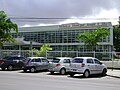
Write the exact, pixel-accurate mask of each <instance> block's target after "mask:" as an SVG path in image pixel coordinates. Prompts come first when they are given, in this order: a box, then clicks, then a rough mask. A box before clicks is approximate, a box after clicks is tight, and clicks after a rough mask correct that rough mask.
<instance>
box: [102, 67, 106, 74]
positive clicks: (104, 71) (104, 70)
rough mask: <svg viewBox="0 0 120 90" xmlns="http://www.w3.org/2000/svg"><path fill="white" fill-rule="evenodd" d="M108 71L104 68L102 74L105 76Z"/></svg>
mask: <svg viewBox="0 0 120 90" xmlns="http://www.w3.org/2000/svg"><path fill="white" fill-rule="evenodd" d="M106 73H107V69H105V68H104V69H103V71H102V76H105V75H106Z"/></svg>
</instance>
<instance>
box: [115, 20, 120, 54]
mask: <svg viewBox="0 0 120 90" xmlns="http://www.w3.org/2000/svg"><path fill="white" fill-rule="evenodd" d="M118 22H119V24H118V25H115V26H113V44H114V48H115V49H116V51H117V52H120V20H119V21H118Z"/></svg>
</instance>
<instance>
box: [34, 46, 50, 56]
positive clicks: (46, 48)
mask: <svg viewBox="0 0 120 90" xmlns="http://www.w3.org/2000/svg"><path fill="white" fill-rule="evenodd" d="M32 50H33V52H34V53H35V56H37V57H46V51H50V50H52V48H51V47H50V45H48V44H44V45H42V46H41V47H40V50H38V49H35V48H34V49H32ZM47 55H49V54H48V53H47Z"/></svg>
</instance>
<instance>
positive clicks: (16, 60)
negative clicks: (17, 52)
mask: <svg viewBox="0 0 120 90" xmlns="http://www.w3.org/2000/svg"><path fill="white" fill-rule="evenodd" d="M25 61H26V58H25V57H21V56H7V57H5V58H3V59H2V60H0V67H1V69H2V70H5V69H6V68H7V70H10V71H11V70H13V69H22V67H23V66H24V64H25Z"/></svg>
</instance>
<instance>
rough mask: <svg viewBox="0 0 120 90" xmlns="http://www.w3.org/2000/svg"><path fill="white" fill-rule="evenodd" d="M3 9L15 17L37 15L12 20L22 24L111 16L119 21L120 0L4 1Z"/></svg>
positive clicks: (62, 21) (42, 23)
mask: <svg viewBox="0 0 120 90" xmlns="http://www.w3.org/2000/svg"><path fill="white" fill-rule="evenodd" d="M0 10H4V11H5V12H6V13H7V15H8V16H9V17H12V18H33V19H12V21H14V22H16V23H17V24H18V25H19V26H23V25H25V26H27V25H44V24H55V23H57V24H61V23H71V22H93V20H94V21H95V20H96V19H97V21H99V20H101V19H104V20H106V21H107V20H108V19H109V20H110V21H111V22H112V23H113V24H117V21H118V17H119V15H120V0H0ZM35 18H72V19H50V20H48V19H35ZM98 19H99V20H98ZM109 20H108V21H109Z"/></svg>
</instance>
